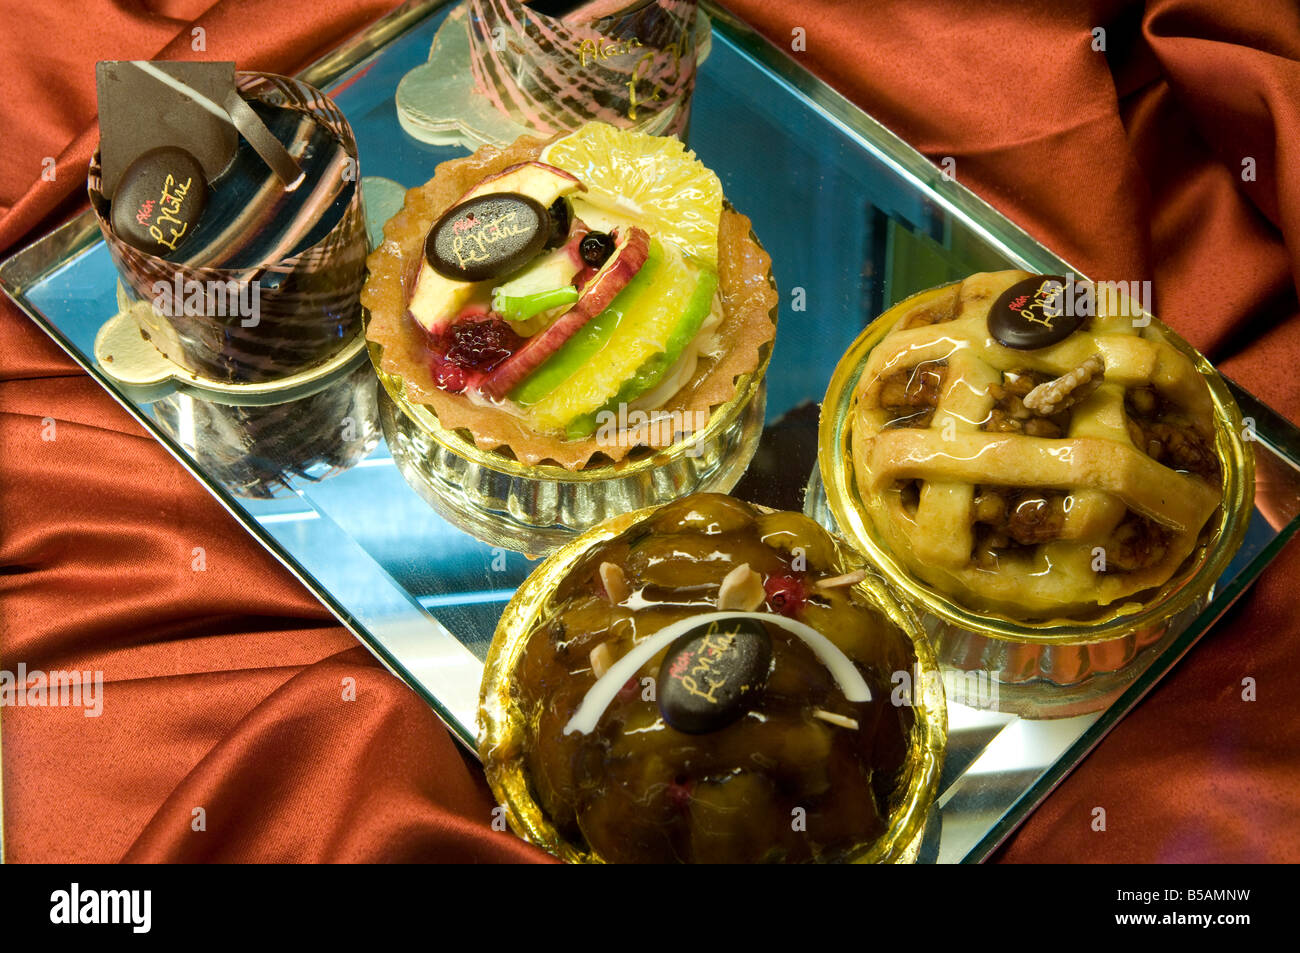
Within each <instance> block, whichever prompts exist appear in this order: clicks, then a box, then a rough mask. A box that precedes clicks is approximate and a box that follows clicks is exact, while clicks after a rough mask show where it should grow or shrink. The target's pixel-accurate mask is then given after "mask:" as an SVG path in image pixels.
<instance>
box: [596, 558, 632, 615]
mask: <svg viewBox="0 0 1300 953" xmlns="http://www.w3.org/2000/svg"><path fill="white" fill-rule="evenodd" d="M600 581H601V583H602V584H603V585H604V586H605V593H606V594H607V595H608V596H609V601H610V602H612V603H614V604H615V605H618V604H619V603H620V602H622V601H623V600H624V599H626V598H627V597H628V596H629V595H631V594H632V593H631V590H630V589H628V587H627V577H626V576H625V575H623V567H622V566H617V565H615V564H614V563H601V564H600Z"/></svg>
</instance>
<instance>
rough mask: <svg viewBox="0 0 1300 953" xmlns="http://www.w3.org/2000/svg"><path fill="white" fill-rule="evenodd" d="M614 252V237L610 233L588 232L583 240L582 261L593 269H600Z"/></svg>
mask: <svg viewBox="0 0 1300 953" xmlns="http://www.w3.org/2000/svg"><path fill="white" fill-rule="evenodd" d="M613 251H614V237H613V236H612V235H610V234H609V233H608V232H588V233H587V237H586V238H584V239H583V240H582V245H581V252H582V260H583V261H585V262H586V263H587V264H588V265H590V266H591V267H592V268H599V267H600V266H601V265H603V264H605V260H606V259H607V258H609V256H610V255H611V254H612V253H613Z"/></svg>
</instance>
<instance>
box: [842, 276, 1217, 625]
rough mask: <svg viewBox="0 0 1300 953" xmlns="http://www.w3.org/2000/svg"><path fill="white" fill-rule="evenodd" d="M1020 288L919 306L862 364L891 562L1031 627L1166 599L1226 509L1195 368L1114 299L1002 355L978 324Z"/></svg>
mask: <svg viewBox="0 0 1300 953" xmlns="http://www.w3.org/2000/svg"><path fill="white" fill-rule="evenodd" d="M1029 277H1030V276H1029V275H1028V274H1026V273H1025V272H1019V271H1005V272H997V273H992V274H977V275H972V276H971V277H969V278H967V279H966V280H965V281H962V282H960V283H959V284H957V285H953V286H951V287H949V288H945V289H940V290H939V291H937V292H935V293H933V294H928V295H922V296H918V299H917V302H916V304H915V305H914V306H913V307H911V308H910V309H909V310H907V312H906V313H905V314H904V315H903V316H902V317H901V318H900V320H899V321H898V323H897V325H896V326H895V327H894V328H893V329H892V330H891V331H890V332H889V333H888V334H887V335H886V336H885V337H884V338H883V340H882V341H881V342H880V344H879V345H877V346H876V347H875V348H874V349H873V350H872V352H871V354H870V356H869V357H868V360H867V364H866V367H865V368H864V370H863V373H862V377H861V380H860V382H859V384H858V388H857V392H856V394H855V398H854V408H853V411H852V413H853V415H854V418H853V434H852V453H853V464H854V471H855V476H856V480H857V484H858V490H859V492H860V494H861V497H862V500H863V502H864V504H865V505H866V507H867V509H868V511H869V513H870V517H871V520H872V523H873V524H874V527H875V530H876V532H877V533H878V534H879V536H880V538H881V540H882V542H883V543H884V544H885V545H886V546H887V547H888V548H889V550H890V551H891V552H892V553H893V555H894V558H895V559H897V560H898V561H899V562H900V563H901V564H903V565H905V566H906V568H907V569H908V570H909V571H910V572H911V573H912V574H913V575H915V576H916V577H918V578H919V579H921V580H923V581H924V582H925V583H927V584H929V585H930V586H933V587H934V588H936V589H938V590H939V591H941V592H942V593H944V594H945V595H947V596H949V597H950V598H953V599H955V600H956V601H958V602H960V603H962V604H964V605H966V606H968V607H970V608H972V609H977V610H992V611H999V612H1004V613H1007V614H1011V615H1013V617H1017V618H1021V619H1023V620H1026V621H1028V620H1029V619H1033V618H1052V617H1056V616H1079V615H1084V614H1086V613H1088V612H1089V611H1090V610H1091V611H1094V612H1095V611H1096V609H1097V607H1098V606H1109V605H1112V604H1114V603H1116V602H1120V601H1122V600H1126V599H1129V598H1130V597H1134V596H1136V595H1137V594H1139V593H1142V592H1143V591H1145V590H1150V589H1153V588H1155V587H1159V586H1161V585H1163V584H1164V583H1166V582H1167V581H1168V580H1169V579H1170V578H1171V577H1172V576H1173V574H1174V573H1175V572H1176V571H1177V570H1178V568H1179V566H1180V565H1181V564H1182V563H1183V562H1184V560H1186V559H1187V557H1188V556H1189V554H1191V552H1192V551H1193V549H1194V548H1195V547H1196V546H1197V542H1198V537H1199V535H1200V533H1201V530H1202V528H1203V527H1204V526H1205V525H1206V523H1207V521H1208V520H1209V519H1210V517H1211V515H1212V514H1213V513H1214V512H1215V510H1216V508H1217V507H1218V506H1219V503H1220V500H1221V498H1222V478H1221V473H1220V470H1221V468H1220V463H1219V455H1218V452H1217V450H1216V447H1215V428H1214V410H1213V405H1212V403H1211V400H1210V393H1209V389H1208V388H1207V386H1206V382H1205V380H1204V379H1203V377H1202V375H1201V372H1200V371H1199V370H1198V369H1197V367H1196V366H1195V365H1194V364H1193V363H1192V362H1191V361H1190V360H1189V359H1188V358H1187V357H1186V356H1185V355H1184V354H1183V353H1181V352H1180V351H1178V350H1176V349H1175V348H1174V347H1173V346H1172V345H1170V344H1169V343H1168V342H1167V340H1166V339H1165V336H1164V333H1163V332H1162V331H1161V330H1160V329H1159V328H1158V326H1155V325H1152V324H1150V323H1149V322H1144V321H1143V320H1142V319H1141V318H1140V317H1139V318H1138V319H1137V320H1135V319H1134V318H1133V317H1130V316H1129V315H1128V311H1129V310H1130V309H1129V305H1128V304H1127V301H1126V300H1123V301H1121V302H1120V303H1119V305H1118V306H1116V305H1115V303H1114V302H1112V303H1111V307H1110V308H1109V309H1107V307H1106V301H1104V300H1101V301H1098V302H1097V303H1096V308H1095V311H1096V312H1097V313H1096V314H1095V315H1093V316H1091V317H1088V318H1085V319H1083V322H1082V324H1081V325H1080V326H1079V327H1078V329H1077V330H1074V331H1073V332H1072V333H1069V334H1068V336H1065V337H1064V338H1063V339H1061V340H1059V341H1057V342H1056V343H1052V344H1048V345H1047V346H1044V347H1038V348H1035V349H1031V350H1026V349H1021V348H1011V347H1006V346H1004V345H1003V344H1001V343H999V342H998V340H996V339H995V338H994V337H993V336H992V334H991V333H990V331H989V313H990V309H991V308H992V307H993V305H994V303H995V302H998V299H999V297H1000V296H1001V295H1002V294H1003V292H1004V291H1007V290H1008V289H1009V288H1010V287H1011V286H1012V285H1014V284H1016V283H1017V282H1021V281H1023V280H1025V279H1028V278H1029ZM1098 297H1102V298H1104V297H1105V296H1103V295H1099V296H1098ZM1013 300H1019V299H1013ZM1002 306H1003V307H1005V302H1003V304H1002ZM1133 310H1134V312H1135V313H1138V314H1140V312H1138V311H1137V309H1136V308H1134V309H1133ZM1144 323H1145V324H1146V326H1142V325H1143V324H1144ZM999 337H1003V335H1001V334H1000V335H999Z"/></svg>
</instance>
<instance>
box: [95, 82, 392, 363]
mask: <svg viewBox="0 0 1300 953" xmlns="http://www.w3.org/2000/svg"><path fill="white" fill-rule="evenodd" d="M131 65H133V64H101V67H117V72H115V73H111V75H113V76H115V77H117V78H116V80H115V83H116V84H117V85H122V84H123V83H143V84H146V85H144V86H143V87H142V88H143V89H146V90H153V89H155V88H156V89H157V90H160V92H159V93H158V95H159V96H160V97H161V96H172V97H173V98H174V99H175V100H176V101H175V102H170V104H169V106H168V108H169V109H170V110H171V112H168V111H162V112H160V116H161V118H159V119H158V121H157V123H156V126H157V128H154V127H151V126H150V120H149V119H148V115H150V114H149V113H148V107H149V105H150V102H149V101H143V102H139V103H137V104H131V103H127V105H126V106H125V107H124V106H122V104H121V103H120V102H119V100H120V99H121V96H122V94H121V93H120V91H119V92H113V90H115V89H116V88H117V86H116V85H115V86H110V87H109V91H108V92H105V91H104V90H103V89H101V106H100V111H101V135H102V136H103V143H102V147H101V151H97V152H96V154H95V157H94V158H93V159H92V161H91V166H90V175H89V182H88V186H89V192H90V199H91V207H92V209H93V210H94V213H95V215H96V217H97V218H98V220H99V223H100V227H101V230H102V231H103V234H104V240H105V242H106V243H107V245H108V248H109V251H110V253H111V254H112V257H113V261H114V264H115V265H116V266H117V269H118V271H119V273H120V274H121V276H122V279H123V284H124V286H125V288H126V290H127V293H128V295H129V296H131V297H132V298H134V299H136V300H141V301H149V302H151V303H152V304H153V309H152V311H151V312H150V311H147V310H146V309H136V311H135V312H134V313H136V314H137V315H139V321H140V325H141V326H140V331H141V334H142V335H143V336H144V337H145V338H146V339H147V340H149V341H150V342H151V343H152V344H153V345H154V346H155V347H156V348H158V350H160V351H161V352H162V353H163V354H165V355H166V356H167V357H168V358H169V359H171V360H172V361H173V362H175V363H177V364H179V365H180V366H182V367H184V368H186V369H188V370H190V371H192V372H194V373H195V374H197V375H199V376H200V377H205V378H209V379H215V380H220V381H266V380H275V379H277V378H281V377H287V376H289V375H292V374H294V373H297V372H300V371H303V370H306V369H308V368H311V367H313V366H316V365H319V364H321V363H324V362H325V361H327V360H328V359H329V358H330V357H332V356H334V355H335V354H337V353H338V352H339V351H340V350H342V349H343V348H344V347H345V346H346V345H347V344H348V342H349V341H350V340H351V339H352V338H353V337H355V335H356V334H357V333H358V332H359V331H360V327H361V307H360V304H359V300H358V299H359V295H360V291H361V286H362V283H363V281H364V277H365V255H366V253H367V250H368V247H367V239H366V228H365V213H364V209H363V206H362V198H361V189H360V185H359V183H360V180H359V172H358V165H357V147H356V142H355V140H354V138H353V136H352V131H351V129H350V127H349V126H348V123H347V120H346V119H345V118H344V117H343V114H342V113H341V112H340V111H339V110H338V108H337V107H336V106H335V105H334V104H333V103H332V102H331V101H330V100H329V98H328V97H326V96H325V95H324V94H323V93H321V92H320V91H318V90H316V89H313V88H312V87H310V86H307V85H306V84H304V83H300V82H298V81H296V80H293V79H288V78H286V77H282V76H274V75H272V74H264V73H238V74H233V76H234V79H233V80H232V86H233V89H232V90H231V91H230V94H229V95H228V97H227V99H226V100H225V101H224V102H223V103H220V104H219V105H220V109H218V111H222V110H229V116H230V117H233V118H230V119H228V120H227V125H225V126H223V124H222V123H220V122H216V123H215V124H216V126H217V132H214V133H212V134H211V136H210V137H209V138H210V139H212V141H211V142H210V141H208V139H205V138H204V136H205V134H206V133H205V131H204V130H203V129H201V128H198V127H199V123H198V122H197V121H194V122H191V120H190V113H189V112H187V109H189V110H191V111H192V110H193V109H194V108H195V107H194V106H193V103H192V102H190V100H191V99H199V100H201V101H203V102H205V103H208V104H209V105H211V104H212V103H213V100H211V99H209V98H207V96H208V95H219V93H214V92H213V91H212V89H210V88H207V87H204V88H203V89H201V90H200V89H199V87H200V86H202V85H203V84H202V83H200V82H199V80H200V79H209V78H210V77H208V76H207V74H206V73H205V72H199V73H192V72H187V71H184V70H178V69H177V68H178V67H209V66H216V67H220V66H221V65H222V64H157V65H155V64H147V63H146V64H143V67H142V72H145V76H144V78H143V79H135V78H133V77H134V74H133V73H131V72H129V71H128V70H127V67H128V66H131ZM164 66H165V67H166V70H164V69H162V67H164ZM143 68H150V70H148V71H145V70H144V69H143ZM172 72H177V73H178V76H179V78H178V77H176V76H172ZM119 74H121V75H119ZM159 77H164V78H159ZM102 78H103V77H102V76H101V79H102ZM167 78H170V79H171V80H173V81H175V82H176V83H178V84H179V85H180V90H173V89H170V88H169V87H168V79H167ZM185 81H189V82H185ZM149 83H152V84H153V85H147V84H149ZM191 84H193V85H191ZM131 88H134V87H131ZM215 88H216V89H217V90H220V88H221V86H220V83H217V84H216V85H215ZM187 91H188V92H187ZM115 96H116V97H117V98H114V97H115ZM132 105H134V106H135V111H134V112H133V111H132V109H131V108H130V107H131V106H132ZM213 108H214V109H215V108H217V107H216V106H214V107H213ZM139 112H144V113H145V114H146V118H145V119H144V120H142V119H140V118H139V116H138V115H137V113H139ZM124 114H125V115H126V116H127V117H128V118H123V116H124ZM178 116H179V117H180V118H179V119H178V118H177V117H178ZM135 123H142V124H143V127H144V131H143V132H142V133H141V135H142V136H144V137H146V141H147V140H148V137H150V136H152V137H154V138H155V139H156V140H157V141H160V142H162V143H164V144H163V145H162V146H159V147H157V148H153V149H148V150H146V151H144V152H143V153H140V154H139V155H138V156H136V157H135V159H134V161H132V162H129V163H126V164H125V166H124V167H123V161H122V158H123V148H122V147H121V146H120V144H118V143H117V142H116V141H115V140H118V139H120V138H122V136H123V135H124V128H123V127H128V126H129V127H130V128H129V131H130V133H131V138H132V139H134V138H135V126H134V124H135ZM229 123H233V124H234V126H235V127H237V128H238V130H239V134H238V135H236V136H234V137H233V141H232V142H225V143H222V142H221V141H219V137H220V135H222V134H224V135H225V136H226V137H227V138H229V137H230V133H231V132H232V130H231V129H230V128H229ZM223 129H224V133H222V130H223ZM190 132H193V139H191V138H189V136H188V135H187V133H190ZM223 148H224V149H225V152H223V151H222V149H223ZM126 154H128V155H129V154H130V152H129V150H127V152H126ZM214 155H215V158H213V156H214ZM110 163H111V167H110Z"/></svg>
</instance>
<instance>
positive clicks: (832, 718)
mask: <svg viewBox="0 0 1300 953" xmlns="http://www.w3.org/2000/svg"><path fill="white" fill-rule="evenodd" d="M813 717H814V718H820V719H821V720H822V721H824V722H826V723H827V724H828V725H838V726H839V727H841V728H847V729H849V730H850V731H857V730H858V722H857V719H856V718H849V717H848V716H847V715H837V714H835V712H833V711H826V710H825V709H822V708H814V709H813Z"/></svg>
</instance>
